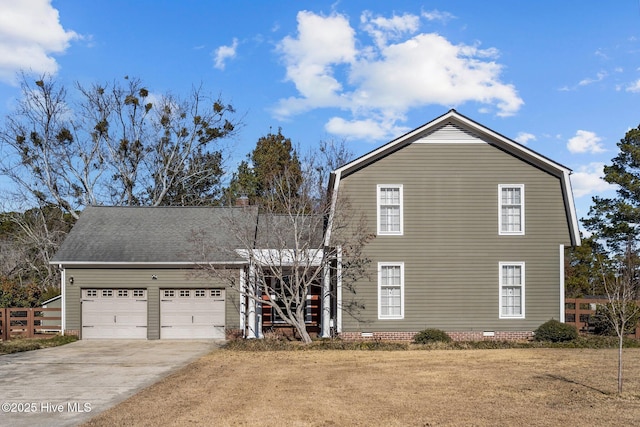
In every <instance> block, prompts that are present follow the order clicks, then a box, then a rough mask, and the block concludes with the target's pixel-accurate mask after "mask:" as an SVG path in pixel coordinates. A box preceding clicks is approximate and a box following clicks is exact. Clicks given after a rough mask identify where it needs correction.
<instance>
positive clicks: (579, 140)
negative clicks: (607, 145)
mask: <svg viewBox="0 0 640 427" xmlns="http://www.w3.org/2000/svg"><path fill="white" fill-rule="evenodd" d="M600 141H602V138H600V137H599V136H598V135H596V134H595V133H594V132H589V131H586V130H579V131H577V132H576V136H574V137H573V138H571V139H569V142H567V149H568V150H569V151H570V152H571V153H602V152H604V151H606V150H605V149H604V147H602V144H600Z"/></svg>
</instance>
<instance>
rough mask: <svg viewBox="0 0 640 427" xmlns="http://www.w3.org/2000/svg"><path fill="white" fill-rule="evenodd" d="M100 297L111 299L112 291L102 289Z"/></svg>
mask: <svg viewBox="0 0 640 427" xmlns="http://www.w3.org/2000/svg"><path fill="white" fill-rule="evenodd" d="M102 296H103V297H112V296H113V289H103V290H102Z"/></svg>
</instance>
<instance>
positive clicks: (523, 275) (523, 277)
mask: <svg viewBox="0 0 640 427" xmlns="http://www.w3.org/2000/svg"><path fill="white" fill-rule="evenodd" d="M507 266H519V267H520V309H521V313H520V314H519V315H505V314H502V286H503V284H502V267H507ZM525 283H526V273H525V263H524V261H509V262H507V261H504V262H499V263H498V318H500V319H524V318H525V295H526V293H525V289H526V288H525Z"/></svg>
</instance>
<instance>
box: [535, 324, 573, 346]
mask: <svg viewBox="0 0 640 427" xmlns="http://www.w3.org/2000/svg"><path fill="white" fill-rule="evenodd" d="M534 338H535V340H536V341H551V342H564V341H572V340H575V339H576V338H578V330H577V329H576V328H575V327H574V326H571V325H567V324H565V323H560V322H558V321H557V320H555V319H551V320H549V321H547V322H545V323H543V324H542V325H540V326H539V327H538V329H536V330H535V331H534Z"/></svg>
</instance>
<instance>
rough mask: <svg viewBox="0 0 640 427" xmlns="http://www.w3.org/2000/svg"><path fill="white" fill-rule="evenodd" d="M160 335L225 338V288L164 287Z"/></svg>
mask: <svg viewBox="0 0 640 427" xmlns="http://www.w3.org/2000/svg"><path fill="white" fill-rule="evenodd" d="M160 338H162V339H224V338H225V334H224V289H162V290H161V291H160Z"/></svg>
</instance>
